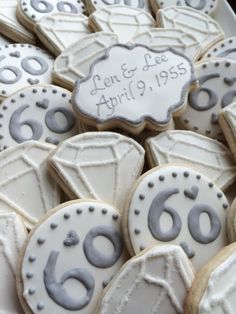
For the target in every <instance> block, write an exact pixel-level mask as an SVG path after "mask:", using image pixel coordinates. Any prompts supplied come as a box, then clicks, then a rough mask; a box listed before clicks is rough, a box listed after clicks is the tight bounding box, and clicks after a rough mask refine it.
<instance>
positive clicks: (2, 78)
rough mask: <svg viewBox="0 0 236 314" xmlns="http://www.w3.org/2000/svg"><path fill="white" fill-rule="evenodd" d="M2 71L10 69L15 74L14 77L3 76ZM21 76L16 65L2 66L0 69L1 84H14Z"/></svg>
mask: <svg viewBox="0 0 236 314" xmlns="http://www.w3.org/2000/svg"><path fill="white" fill-rule="evenodd" d="M4 71H10V72H12V73H13V74H14V75H15V78H12V79H8V78H6V77H4V75H3V72H4ZM21 77H22V72H21V70H19V69H18V68H17V67H14V66H4V67H2V68H1V69H0V83H3V84H14V83H16V82H18V81H19V80H20V79H21Z"/></svg>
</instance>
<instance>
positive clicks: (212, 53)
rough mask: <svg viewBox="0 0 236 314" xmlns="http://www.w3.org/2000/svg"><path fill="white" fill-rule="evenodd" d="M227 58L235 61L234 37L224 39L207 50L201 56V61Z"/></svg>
mask: <svg viewBox="0 0 236 314" xmlns="http://www.w3.org/2000/svg"><path fill="white" fill-rule="evenodd" d="M215 57H216V58H227V59H232V60H234V61H236V37H230V38H226V39H224V40H222V41H220V42H218V43H217V44H215V45H214V46H213V47H211V48H210V49H209V50H207V51H206V53H205V54H204V55H203V57H202V58H203V59H208V58H215Z"/></svg>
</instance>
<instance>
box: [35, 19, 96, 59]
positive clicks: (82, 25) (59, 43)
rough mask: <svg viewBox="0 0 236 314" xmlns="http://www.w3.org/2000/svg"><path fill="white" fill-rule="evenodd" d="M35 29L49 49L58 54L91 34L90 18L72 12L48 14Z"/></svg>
mask: <svg viewBox="0 0 236 314" xmlns="http://www.w3.org/2000/svg"><path fill="white" fill-rule="evenodd" d="M35 31H36V33H37V35H38V36H39V38H41V39H42V42H44V43H45V44H47V47H48V49H50V50H51V52H52V53H54V54H57V55H58V54H60V53H61V52H62V51H64V50H65V49H66V48H68V47H69V46H70V45H72V44H73V43H75V42H76V41H79V40H81V39H82V38H84V37H85V36H87V35H88V34H90V31H89V28H88V18H87V17H86V16H85V15H83V14H71V13H55V14H53V15H47V16H45V17H44V18H42V19H41V20H40V21H39V22H38V23H37V24H36V25H35Z"/></svg>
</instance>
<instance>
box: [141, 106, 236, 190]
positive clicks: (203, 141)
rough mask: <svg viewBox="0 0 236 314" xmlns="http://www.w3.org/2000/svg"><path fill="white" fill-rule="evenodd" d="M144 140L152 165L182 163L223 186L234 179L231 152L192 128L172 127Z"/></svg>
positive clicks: (235, 169) (234, 168)
mask: <svg viewBox="0 0 236 314" xmlns="http://www.w3.org/2000/svg"><path fill="white" fill-rule="evenodd" d="M227 108H228V107H227ZM235 126H236V125H235ZM146 144H147V148H148V150H149V152H150V157H149V158H150V163H151V164H152V165H153V166H154V165H155V166H157V165H160V166H161V165H164V164H168V163H174V164H176V163H178V164H179V163H181V164H184V165H186V166H189V167H192V168H194V169H196V170H198V171H199V172H201V173H204V174H205V175H206V176H207V177H208V178H211V179H212V181H213V182H215V183H216V185H217V186H218V187H219V188H221V189H223V190H225V189H227V188H228V187H229V185H230V184H231V183H233V181H234V180H235V176H236V164H235V161H234V159H233V156H232V153H231V152H230V150H229V149H228V148H227V147H226V146H225V145H223V144H221V143H220V142H218V141H216V140H213V139H210V138H208V137H206V136H202V135H200V134H197V133H195V132H191V131H180V130H171V131H166V132H162V133H161V134H159V135H157V136H155V137H151V138H149V139H148V140H147V141H146Z"/></svg>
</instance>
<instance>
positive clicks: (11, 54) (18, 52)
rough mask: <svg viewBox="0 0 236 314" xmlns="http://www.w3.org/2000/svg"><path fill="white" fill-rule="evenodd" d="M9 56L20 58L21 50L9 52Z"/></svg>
mask: <svg viewBox="0 0 236 314" xmlns="http://www.w3.org/2000/svg"><path fill="white" fill-rule="evenodd" d="M9 56H10V57H15V58H20V51H15V52H11V53H9Z"/></svg>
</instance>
